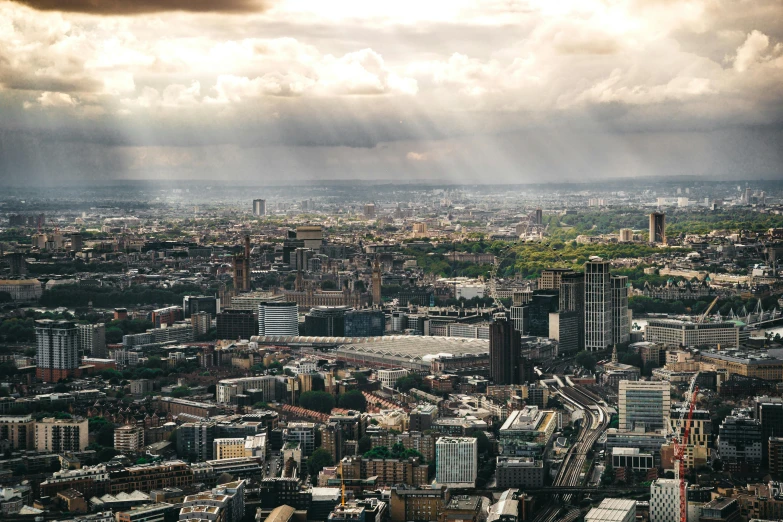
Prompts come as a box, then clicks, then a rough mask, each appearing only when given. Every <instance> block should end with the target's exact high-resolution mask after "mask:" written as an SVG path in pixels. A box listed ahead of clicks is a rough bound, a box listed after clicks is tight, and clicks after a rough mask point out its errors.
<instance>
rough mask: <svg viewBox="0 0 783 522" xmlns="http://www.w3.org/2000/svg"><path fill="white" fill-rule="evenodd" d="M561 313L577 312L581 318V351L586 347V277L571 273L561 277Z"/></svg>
mask: <svg viewBox="0 0 783 522" xmlns="http://www.w3.org/2000/svg"><path fill="white" fill-rule="evenodd" d="M559 310H560V312H563V313H565V312H576V314H577V317H578V318H579V341H578V342H579V344H578V346H579V348H578V349H579V350H583V349H584V346H585V275H584V274H583V273H581V272H571V273H566V274H563V275H562V276H561V277H560V306H559Z"/></svg>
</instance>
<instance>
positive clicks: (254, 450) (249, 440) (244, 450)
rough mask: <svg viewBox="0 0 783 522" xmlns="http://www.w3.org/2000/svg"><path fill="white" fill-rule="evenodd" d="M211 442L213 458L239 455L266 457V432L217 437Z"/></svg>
mask: <svg viewBox="0 0 783 522" xmlns="http://www.w3.org/2000/svg"><path fill="white" fill-rule="evenodd" d="M212 444H213V450H212V454H213V455H214V457H215V460H223V459H236V458H240V457H261V459H262V460H265V459H266V433H257V434H255V435H248V436H246V437H233V438H219V439H215V440H214V442H213V443H212Z"/></svg>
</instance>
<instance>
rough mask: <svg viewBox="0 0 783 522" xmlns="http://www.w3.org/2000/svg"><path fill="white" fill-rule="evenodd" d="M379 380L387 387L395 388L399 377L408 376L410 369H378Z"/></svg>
mask: <svg viewBox="0 0 783 522" xmlns="http://www.w3.org/2000/svg"><path fill="white" fill-rule="evenodd" d="M377 375H378V380H379V381H381V384H382V385H383V386H384V387H386V388H394V386H395V385H396V384H397V379H402V378H403V377H407V376H408V370H406V369H404V368H395V369H392V370H378V373H377Z"/></svg>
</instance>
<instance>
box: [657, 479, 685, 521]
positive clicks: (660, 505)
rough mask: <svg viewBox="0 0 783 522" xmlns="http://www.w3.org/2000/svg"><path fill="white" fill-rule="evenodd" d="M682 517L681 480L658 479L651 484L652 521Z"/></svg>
mask: <svg viewBox="0 0 783 522" xmlns="http://www.w3.org/2000/svg"><path fill="white" fill-rule="evenodd" d="M679 519H680V481H679V480H675V479H657V480H656V481H654V482H653V483H652V484H650V522H672V521H673V520H679Z"/></svg>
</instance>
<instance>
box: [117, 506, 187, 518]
mask: <svg viewBox="0 0 783 522" xmlns="http://www.w3.org/2000/svg"><path fill="white" fill-rule="evenodd" d="M176 509H177V506H175V505H174V504H169V503H167V502H158V503H155V504H147V505H145V506H137V507H134V508H132V509H130V510H129V511H120V512H118V513H117V514H116V517H117V522H164V521H165V520H167V516H169V515H170V514H172V513H173V512H175V511H176Z"/></svg>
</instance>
